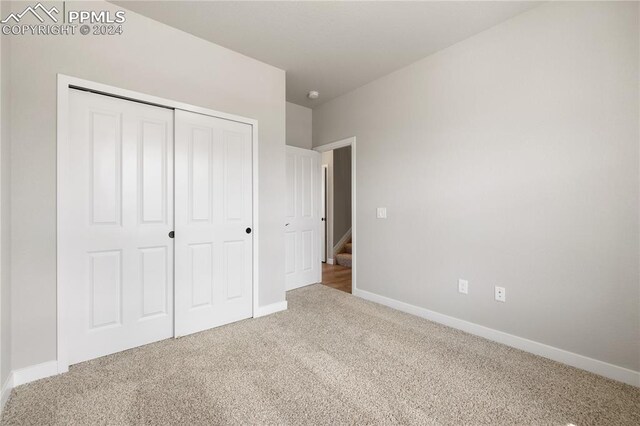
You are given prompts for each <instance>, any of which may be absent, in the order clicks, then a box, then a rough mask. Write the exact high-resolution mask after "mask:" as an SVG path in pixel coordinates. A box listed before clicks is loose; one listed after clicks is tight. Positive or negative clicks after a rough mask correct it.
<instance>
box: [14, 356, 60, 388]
mask: <svg viewBox="0 0 640 426" xmlns="http://www.w3.org/2000/svg"><path fill="white" fill-rule="evenodd" d="M12 374H13V387H16V386H20V385H24V384H25V383H29V382H33V381H36V380H40V379H44V378H47V377H51V376H55V375H56V374H58V361H48V362H43V363H42V364H36V365H32V366H30V367H25V368H20V369H18V370H13V373H12Z"/></svg>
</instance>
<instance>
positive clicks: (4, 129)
mask: <svg viewBox="0 0 640 426" xmlns="http://www.w3.org/2000/svg"><path fill="white" fill-rule="evenodd" d="M8 9H9V3H8V2H4V1H3V2H0V16H3V17H4V16H6V15H7V14H8V13H9V12H8ZM10 40H11V38H10V37H4V36H2V37H0V101H1V103H0V387H1V386H2V385H4V383H5V381H6V380H7V378H8V377H9V373H10V372H11V288H10V282H11V281H10V279H11V263H10V262H11V256H10V248H11V216H10V215H11V203H10V197H9V196H10V193H11V187H10V178H11V167H10V166H11V163H10V160H11V143H10V130H9V129H10V114H9V105H10V96H9V75H10V74H9V71H10V58H11V56H10V49H11V46H10Z"/></svg>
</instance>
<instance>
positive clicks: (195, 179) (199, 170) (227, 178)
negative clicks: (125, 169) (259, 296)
mask: <svg viewBox="0 0 640 426" xmlns="http://www.w3.org/2000/svg"><path fill="white" fill-rule="evenodd" d="M175 127H176V141H175V175H176V178H175V193H176V198H175V206H176V210H175V264H176V268H175V282H176V283H175V298H176V304H175V316H176V322H175V328H176V331H175V333H176V337H178V336H184V335H187V334H190V333H195V332H198V331H201V330H206V329H209V328H212V327H217V326H219V325H223V324H228V323H231V322H234V321H238V320H241V319H244V318H249V317H251V316H252V315H253V271H252V262H253V234H252V233H251V232H252V227H253V220H252V208H253V199H252V185H253V184H252V176H253V170H252V152H251V150H252V127H251V126H250V125H248V124H244V123H239V122H236V121H230V120H225V119H222V118H216V117H211V116H207V115H202V114H196V113H191V112H186V111H181V110H176V112H175Z"/></svg>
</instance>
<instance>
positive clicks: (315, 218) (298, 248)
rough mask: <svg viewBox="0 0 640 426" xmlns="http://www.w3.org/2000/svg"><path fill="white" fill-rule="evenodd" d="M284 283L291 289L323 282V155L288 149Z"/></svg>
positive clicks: (292, 148)
mask: <svg viewBox="0 0 640 426" xmlns="http://www.w3.org/2000/svg"><path fill="white" fill-rule="evenodd" d="M285 167H286V183H287V187H286V209H285V221H286V222H285V274H286V275H285V283H286V289H287V290H292V289H295V288H298V287H302V286H305V285H309V284H313V283H317V282H320V281H321V273H322V271H321V268H320V266H321V265H320V263H321V261H320V247H321V241H320V224H321V220H320V219H321V216H320V214H321V213H320V208H321V203H320V192H321V181H320V154H319V153H317V152H315V151H311V150H307V149H302V148H296V147H292V146H287V147H286V165H285Z"/></svg>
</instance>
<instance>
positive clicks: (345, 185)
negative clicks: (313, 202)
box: [333, 146, 351, 244]
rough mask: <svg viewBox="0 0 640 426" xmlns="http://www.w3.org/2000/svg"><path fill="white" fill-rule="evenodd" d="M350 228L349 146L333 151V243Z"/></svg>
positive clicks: (336, 242)
mask: <svg viewBox="0 0 640 426" xmlns="http://www.w3.org/2000/svg"><path fill="white" fill-rule="evenodd" d="M349 229H351V147H350V146H346V147H344V148H339V149H335V150H334V151H333V244H338V242H339V241H340V239H341V238H342V237H344V234H346V233H347V231H348V230H349Z"/></svg>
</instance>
